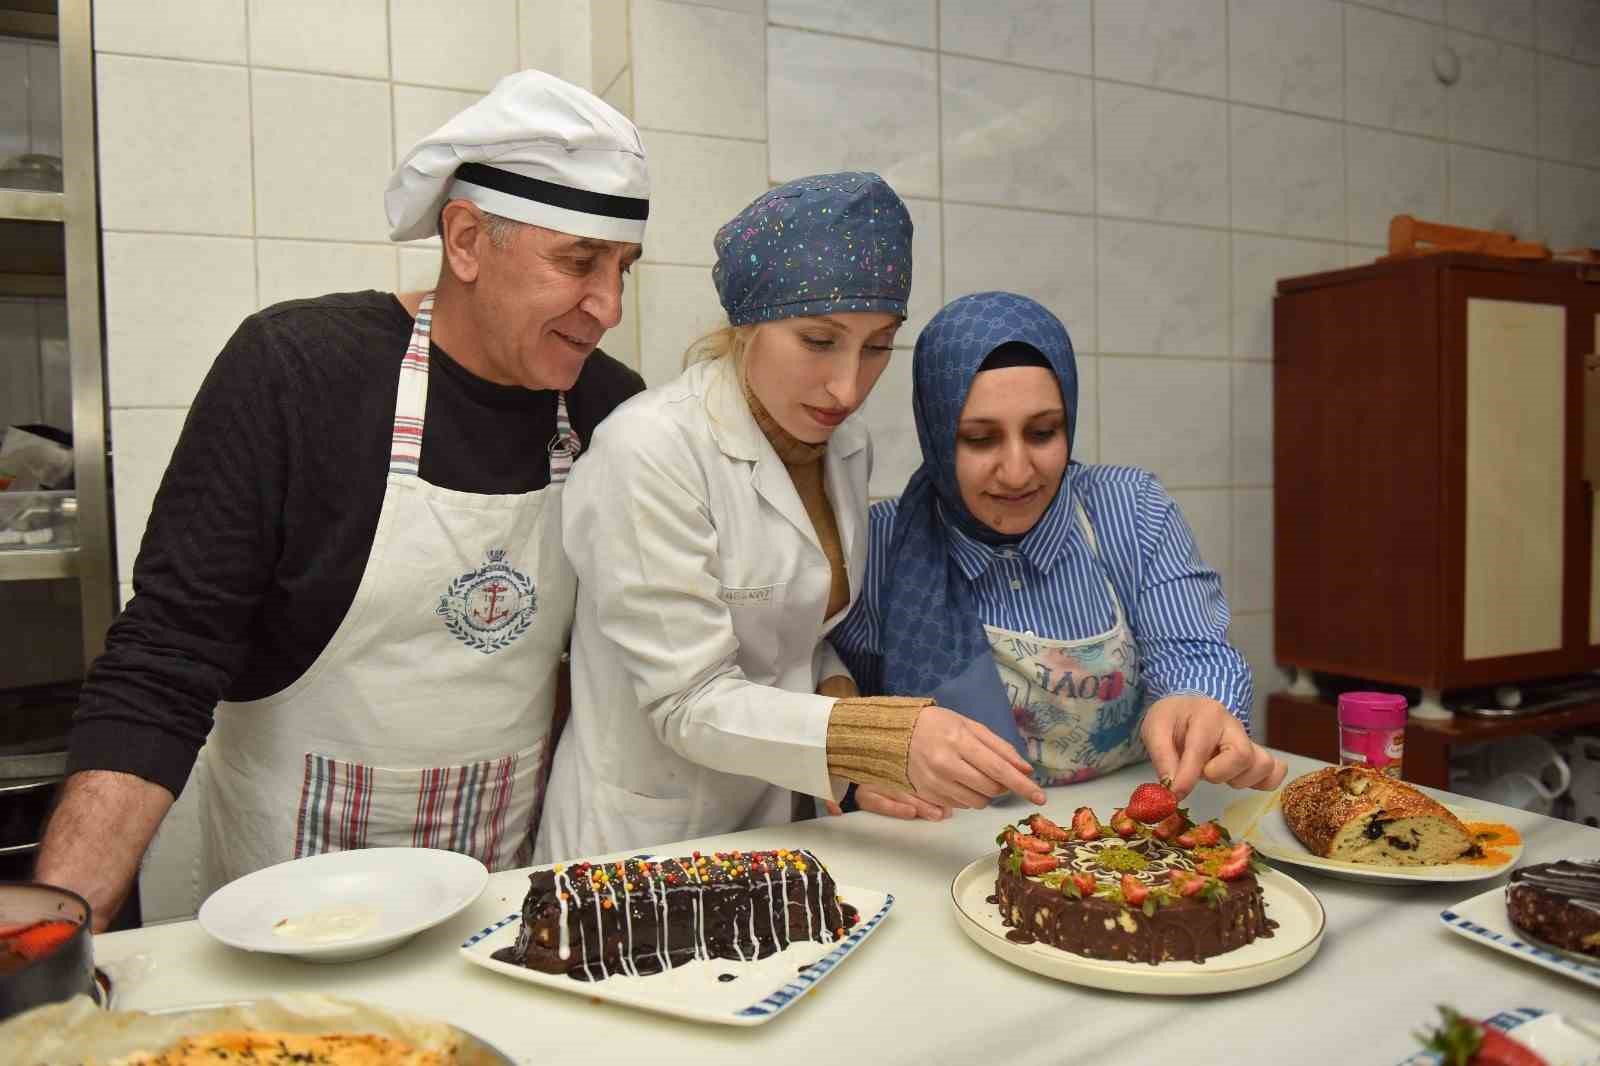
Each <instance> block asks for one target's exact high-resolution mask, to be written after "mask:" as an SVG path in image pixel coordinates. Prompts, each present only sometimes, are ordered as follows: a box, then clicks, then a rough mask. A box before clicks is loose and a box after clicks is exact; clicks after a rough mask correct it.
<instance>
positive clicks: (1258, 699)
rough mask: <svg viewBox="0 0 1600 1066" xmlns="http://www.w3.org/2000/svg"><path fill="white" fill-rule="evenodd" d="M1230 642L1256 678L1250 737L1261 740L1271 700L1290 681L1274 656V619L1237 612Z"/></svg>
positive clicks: (1265, 727)
mask: <svg viewBox="0 0 1600 1066" xmlns="http://www.w3.org/2000/svg"><path fill="white" fill-rule="evenodd" d="M1228 639H1229V640H1230V641H1232V643H1233V646H1234V647H1236V648H1238V649H1239V651H1240V652H1241V653H1242V654H1243V655H1244V657H1245V661H1247V662H1248V663H1249V664H1250V671H1251V673H1252V674H1254V675H1255V703H1254V706H1253V707H1252V708H1251V711H1250V735H1251V736H1253V737H1255V738H1256V739H1257V740H1261V739H1263V738H1265V737H1266V735H1267V697H1268V696H1269V695H1271V694H1272V693H1273V692H1277V691H1280V690H1282V689H1284V688H1287V687H1288V685H1289V677H1288V675H1287V674H1286V673H1285V672H1284V671H1283V669H1282V668H1280V667H1279V666H1278V664H1277V662H1276V660H1275V658H1274V656H1273V654H1272V615H1271V613H1270V612H1269V613H1265V614H1241V613H1240V612H1239V611H1237V610H1236V611H1234V614H1233V624H1232V625H1231V626H1229V627H1228Z"/></svg>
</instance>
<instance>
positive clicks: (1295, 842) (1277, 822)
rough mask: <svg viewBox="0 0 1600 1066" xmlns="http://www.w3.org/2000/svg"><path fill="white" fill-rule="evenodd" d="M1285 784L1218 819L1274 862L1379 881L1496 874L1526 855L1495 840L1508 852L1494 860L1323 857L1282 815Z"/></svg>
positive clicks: (1475, 814) (1474, 815) (1467, 811)
mask: <svg viewBox="0 0 1600 1066" xmlns="http://www.w3.org/2000/svg"><path fill="white" fill-rule="evenodd" d="M1282 795H1283V790H1282V789H1279V790H1277V791H1275V792H1269V793H1259V792H1258V793H1252V794H1251V795H1248V796H1244V797H1242V798H1240V799H1238V800H1235V801H1234V802H1233V803H1231V804H1229V805H1228V809H1227V810H1225V811H1223V812H1222V817H1221V818H1219V819H1218V821H1220V822H1221V823H1222V824H1223V825H1224V826H1226V827H1227V829H1228V832H1229V833H1230V834H1231V835H1232V836H1233V839H1235V840H1243V841H1248V842H1249V844H1250V846H1251V847H1253V848H1255V849H1256V853H1257V854H1259V855H1260V856H1261V857H1262V858H1264V859H1270V860H1272V861H1273V862H1286V863H1289V864H1290V865H1293V866H1303V867H1305V868H1306V869H1308V870H1315V871H1316V872H1317V873H1319V874H1327V875H1328V876H1329V877H1339V878H1343V879H1344V880H1346V881H1366V882H1368V883H1371V884H1380V885H1414V884H1419V883H1420V884H1439V883H1444V882H1450V881H1486V880H1488V879H1489V878H1491V877H1498V876H1500V875H1501V874H1503V873H1505V872H1506V871H1507V870H1509V869H1510V868H1511V867H1512V866H1514V865H1516V862H1517V859H1518V858H1520V857H1521V855H1522V845H1521V844H1513V845H1497V846H1496V847H1495V849H1494V850H1495V851H1500V852H1505V853H1506V854H1507V856H1508V858H1507V859H1506V860H1505V861H1504V862H1499V863H1495V864H1494V865H1492V866H1490V865H1482V864H1476V863H1465V862H1450V863H1441V864H1439V865H1435V866H1375V865H1373V864H1372V863H1359V862H1344V861H1342V860H1339V859H1324V858H1323V857H1322V856H1321V855H1316V854H1313V853H1312V852H1311V851H1310V850H1309V849H1307V848H1306V846H1305V845H1304V844H1302V843H1300V840H1299V838H1298V837H1296V836H1295V835H1294V833H1293V831H1291V830H1290V828H1289V823H1288V822H1286V821H1284V820H1283V808H1282V807H1281V806H1280V805H1279V800H1280V798H1281V796H1282ZM1444 806H1445V809H1446V810H1448V811H1449V812H1450V813H1451V814H1453V815H1455V816H1456V817H1457V818H1459V819H1461V820H1462V821H1463V822H1487V821H1492V819H1491V818H1490V817H1489V816H1488V814H1487V813H1486V812H1484V811H1479V810H1473V809H1471V808H1468V807H1456V806H1452V805H1451V804H1448V803H1447V804H1445V805H1444Z"/></svg>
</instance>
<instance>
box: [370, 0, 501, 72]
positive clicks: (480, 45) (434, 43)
mask: <svg viewBox="0 0 1600 1066" xmlns="http://www.w3.org/2000/svg"><path fill="white" fill-rule="evenodd" d="M388 2H389V63H390V67H389V69H390V72H391V75H392V76H393V78H394V80H395V81H401V82H407V83H410V84H414V85H435V86H439V87H442V88H448V89H490V88H493V87H494V83H495V82H497V81H499V80H500V79H501V78H502V77H504V76H505V75H507V74H510V73H511V72H512V71H514V70H516V69H517V63H518V61H519V55H518V49H517V32H518V31H517V4H516V0H388Z"/></svg>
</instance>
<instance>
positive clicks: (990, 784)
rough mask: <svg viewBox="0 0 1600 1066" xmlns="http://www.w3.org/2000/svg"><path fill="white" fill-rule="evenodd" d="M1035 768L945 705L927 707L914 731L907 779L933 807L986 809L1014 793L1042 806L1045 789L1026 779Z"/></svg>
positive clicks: (1012, 749) (1002, 743)
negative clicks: (995, 801) (1009, 793)
mask: <svg viewBox="0 0 1600 1066" xmlns="http://www.w3.org/2000/svg"><path fill="white" fill-rule="evenodd" d="M1032 769H1033V768H1032V767H1031V766H1029V765H1028V761H1027V760H1026V759H1024V758H1023V757H1022V756H1021V755H1018V754H1017V750H1016V749H1015V748H1013V747H1012V746H1011V745H1010V744H1008V743H1007V742H1006V741H1004V740H1001V739H1000V738H999V737H998V736H996V735H995V734H994V733H993V732H991V731H990V730H989V729H988V728H987V727H986V726H983V725H980V724H979V723H977V722H974V721H973V720H972V719H970V718H967V717H966V716H964V715H960V714H957V713H956V712H955V711H952V710H948V709H946V708H944V707H940V706H937V705H931V706H928V707H924V708H923V709H922V713H921V714H919V715H918V716H917V724H916V726H915V727H913V729H912V731H911V757H910V760H909V766H908V767H907V770H908V776H909V777H910V778H911V787H912V788H914V789H916V791H917V795H918V796H920V797H922V798H923V799H924V800H927V801H928V802H930V803H934V804H938V805H940V806H944V807H987V806H988V805H989V801H990V800H992V799H995V798H997V797H999V796H1003V795H1005V794H1006V793H1007V792H1015V793H1016V794H1017V795H1019V796H1021V797H1022V798H1023V799H1025V800H1027V801H1028V802H1029V803H1032V804H1035V805H1043V804H1044V802H1045V797H1044V789H1042V788H1040V787H1039V785H1038V783H1037V782H1036V781H1034V780H1033V778H1031V777H1029V776H1028V775H1029V773H1030V772H1031V771H1032ZM858 795H859V791H858Z"/></svg>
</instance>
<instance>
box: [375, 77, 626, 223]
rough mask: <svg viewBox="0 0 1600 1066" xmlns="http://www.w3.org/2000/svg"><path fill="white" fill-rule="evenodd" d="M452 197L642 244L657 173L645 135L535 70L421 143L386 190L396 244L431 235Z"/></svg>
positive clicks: (593, 99)
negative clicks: (649, 165)
mask: <svg viewBox="0 0 1600 1066" xmlns="http://www.w3.org/2000/svg"><path fill="white" fill-rule="evenodd" d="M449 200H471V201H472V202H473V203H475V204H477V205H478V206H479V207H481V208H483V209H484V210H485V211H488V212H491V213H493V214H496V215H502V216H504V217H506V218H513V219H516V220H517V221H519V222H531V223H533V224H534V225H537V226H544V227H546V228H548V229H553V230H560V231H561V232H562V233H570V234H573V235H574V236H578V237H594V238H597V239H599V240H609V241H631V242H634V243H641V242H642V241H643V240H644V224H645V218H646V217H647V216H648V215H649V213H650V175H649V173H648V172H647V171H646V170H645V161H644V145H643V143H642V142H641V141H640V140H639V131H638V130H637V129H636V128H635V127H634V125H633V123H632V122H629V121H628V119H627V118H626V117H625V116H623V115H622V114H621V113H620V112H619V111H617V110H616V109H615V108H613V107H612V106H611V105H610V104H607V103H606V102H605V101H604V100H601V99H600V98H599V97H597V96H595V95H594V94H593V93H590V92H587V91H585V90H583V89H580V88H578V87H577V86H576V85H569V84H567V83H566V82H564V81H562V80H561V79H560V78H556V77H552V76H551V75H549V74H545V73H544V72H542V71H538V70H524V71H520V72H518V73H516V74H508V75H506V76H505V77H504V78H501V79H500V82H499V84H497V85H496V86H495V87H494V89H493V90H491V91H490V93H489V95H488V96H485V97H484V98H483V99H481V100H479V101H478V102H477V103H475V104H473V105H472V106H471V107H469V108H467V109H466V110H465V111H463V112H461V113H460V114H459V115H457V116H456V117H455V118H453V119H451V120H450V121H449V122H446V123H445V124H444V125H443V126H441V127H439V129H437V130H435V131H434V132H433V133H431V134H429V135H428V136H426V137H424V138H423V139H422V140H420V141H418V142H417V144H416V146H415V147H414V148H412V149H411V151H410V152H407V153H406V155H405V158H403V159H402V160H401V161H400V165H399V167H397V168H396V169H395V172H394V175H393V176H392V177H390V178H389V186H388V188H387V189H386V190H385V191H384V194H383V202H384V207H385V208H386V209H387V211H388V213H389V225H390V226H391V227H392V229H391V232H390V234H389V237H390V239H391V240H396V241H410V240H416V239H418V238H419V237H431V236H433V235H434V234H435V233H437V232H438V225H439V211H440V210H441V209H442V208H443V207H444V205H445V203H446V202H447V201H449Z"/></svg>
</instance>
